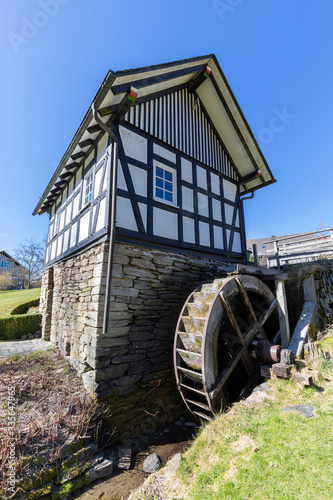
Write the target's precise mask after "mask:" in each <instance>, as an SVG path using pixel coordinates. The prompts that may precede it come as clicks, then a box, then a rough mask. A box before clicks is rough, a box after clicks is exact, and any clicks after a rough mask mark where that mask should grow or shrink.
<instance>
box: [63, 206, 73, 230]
mask: <svg viewBox="0 0 333 500" xmlns="http://www.w3.org/2000/svg"><path fill="white" fill-rule="evenodd" d="M72 205H73V202H72V201H71V202H70V203H69V204H68V205H67V208H66V220H65V226H67V224H69V223H70V221H71V216H72Z"/></svg>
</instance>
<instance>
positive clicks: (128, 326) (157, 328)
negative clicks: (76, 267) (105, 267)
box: [96, 243, 234, 433]
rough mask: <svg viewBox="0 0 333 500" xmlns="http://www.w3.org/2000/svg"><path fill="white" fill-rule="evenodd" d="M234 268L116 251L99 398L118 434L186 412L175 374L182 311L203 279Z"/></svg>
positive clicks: (99, 360)
mask: <svg viewBox="0 0 333 500" xmlns="http://www.w3.org/2000/svg"><path fill="white" fill-rule="evenodd" d="M233 269H234V266H232V265H228V264H225V263H224V262H223V261H222V260H221V259H217V258H216V259H214V258H207V257H199V256H194V255H185V254H181V253H176V252H172V251H162V250H153V249H147V248H144V247H140V246H134V245H127V244H121V243H117V244H116V245H115V253H114V266H113V279H112V288H111V301H110V316H109V328H108V334H107V335H106V336H103V337H99V338H98V341H97V352H96V382H97V387H96V393H97V394H98V396H99V399H101V400H103V401H108V402H109V404H110V406H111V410H112V415H113V420H112V421H113V422H114V424H115V425H116V426H117V428H118V429H119V428H130V429H131V430H132V432H133V431H134V432H136V433H138V432H140V429H141V430H143V431H146V430H147V427H148V428H150V427H153V426H154V424H155V425H161V424H163V423H164V422H166V421H167V420H172V419H173V418H175V417H176V416H177V415H179V414H181V413H183V412H184V409H185V407H184V406H183V403H182V402H181V399H180V397H179V395H178V390H177V388H176V385H175V379H174V374H173V340H174V334H175V328H176V324H177V320H178V317H179V314H180V311H181V308H182V306H183V304H184V302H185V300H186V299H187V297H188V295H189V294H190V293H191V292H192V291H193V290H194V289H195V288H196V287H197V285H198V284H199V283H200V282H202V281H209V280H210V279H212V278H215V277H217V276H221V275H225V273H226V272H230V271H231V270H233Z"/></svg>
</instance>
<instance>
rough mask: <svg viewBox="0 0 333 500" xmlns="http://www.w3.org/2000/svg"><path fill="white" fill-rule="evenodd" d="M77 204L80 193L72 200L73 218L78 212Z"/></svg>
mask: <svg viewBox="0 0 333 500" xmlns="http://www.w3.org/2000/svg"><path fill="white" fill-rule="evenodd" d="M79 204H80V193H79V194H77V195H76V196H75V198H74V201H73V219H74V217H76V216H77V214H78V213H79Z"/></svg>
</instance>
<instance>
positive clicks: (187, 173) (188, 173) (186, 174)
mask: <svg viewBox="0 0 333 500" xmlns="http://www.w3.org/2000/svg"><path fill="white" fill-rule="evenodd" d="M181 165H182V179H183V180H184V181H187V182H190V183H191V184H193V176H192V163H191V162H190V161H188V160H186V159H185V158H182V163H181Z"/></svg>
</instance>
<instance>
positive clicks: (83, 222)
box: [79, 210, 90, 241]
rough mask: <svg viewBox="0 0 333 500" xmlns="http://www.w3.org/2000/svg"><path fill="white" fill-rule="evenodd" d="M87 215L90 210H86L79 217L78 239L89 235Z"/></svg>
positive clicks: (88, 215) (80, 239)
mask: <svg viewBox="0 0 333 500" xmlns="http://www.w3.org/2000/svg"><path fill="white" fill-rule="evenodd" d="M89 217H90V211H89V210H88V212H87V213H85V214H84V215H83V216H82V217H81V219H80V231H79V241H83V240H85V239H86V238H88V236H89Z"/></svg>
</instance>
